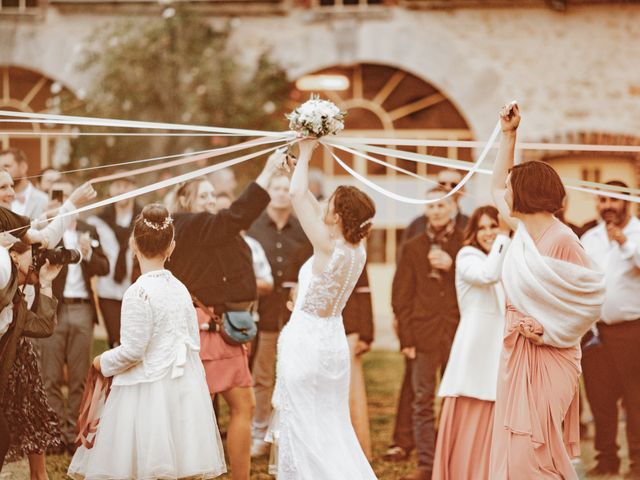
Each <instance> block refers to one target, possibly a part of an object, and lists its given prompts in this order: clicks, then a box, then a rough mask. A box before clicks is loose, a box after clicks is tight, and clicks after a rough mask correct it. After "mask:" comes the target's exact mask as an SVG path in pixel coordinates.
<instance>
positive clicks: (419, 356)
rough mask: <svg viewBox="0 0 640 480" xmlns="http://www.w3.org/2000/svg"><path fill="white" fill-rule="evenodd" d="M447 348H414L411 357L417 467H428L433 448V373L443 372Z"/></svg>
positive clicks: (434, 441)
mask: <svg viewBox="0 0 640 480" xmlns="http://www.w3.org/2000/svg"><path fill="white" fill-rule="evenodd" d="M448 356H449V352H448V351H447V352H441V351H434V352H429V353H424V352H417V353H416V358H415V360H412V362H413V365H412V376H411V380H412V385H413V394H414V399H413V432H414V438H415V445H416V454H417V457H418V468H419V469H421V470H427V471H430V470H431V469H432V468H433V459H434V454H435V449H436V425H435V420H436V416H435V411H434V405H433V401H434V399H435V393H436V375H437V373H438V371H440V372H443V371H444V369H445V366H446V364H447V359H448Z"/></svg>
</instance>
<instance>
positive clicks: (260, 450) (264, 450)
mask: <svg viewBox="0 0 640 480" xmlns="http://www.w3.org/2000/svg"><path fill="white" fill-rule="evenodd" d="M270 449H271V444H270V443H267V442H265V441H264V440H256V439H254V440H253V443H252V444H251V458H257V457H263V456H265V455H268V454H269V450H270Z"/></svg>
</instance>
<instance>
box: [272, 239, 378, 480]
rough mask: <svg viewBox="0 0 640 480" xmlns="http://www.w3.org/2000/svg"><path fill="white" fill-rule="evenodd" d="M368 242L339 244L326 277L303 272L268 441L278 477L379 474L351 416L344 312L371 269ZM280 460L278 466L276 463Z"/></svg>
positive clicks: (282, 341) (281, 348) (329, 479)
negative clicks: (367, 262)
mask: <svg viewBox="0 0 640 480" xmlns="http://www.w3.org/2000/svg"><path fill="white" fill-rule="evenodd" d="M365 260H366V252H365V249H364V245H362V244H360V245H358V246H351V245H349V244H347V243H345V242H344V241H337V242H336V246H335V249H334V252H333V254H332V256H331V259H330V261H329V263H328V265H327V267H326V268H325V269H324V271H323V272H322V273H315V272H313V271H312V265H313V257H311V258H310V259H309V260H308V261H307V263H305V264H304V266H303V267H302V268H301V270H300V274H299V284H298V296H297V301H296V305H295V308H294V310H293V313H292V315H291V320H289V323H288V324H287V325H286V326H285V327H284V328H283V330H282V333H281V334H280V338H279V340H278V360H277V367H276V388H275V392H274V396H273V406H274V417H273V420H272V424H271V429H270V431H269V434H268V435H267V440H269V441H272V442H273V443H274V445H273V447H272V465H271V466H270V473H272V474H275V475H277V477H278V480H339V479H348V480H361V479H375V478H376V476H375V474H374V472H373V470H372V469H371V466H370V465H369V462H368V461H367V459H366V457H365V455H364V453H363V451H362V448H360V444H359V443H358V439H357V437H356V434H355V432H354V430H353V427H352V426H351V419H350V416H349V375H350V360H349V358H350V357H349V346H348V344H347V338H346V335H345V333H344V325H343V323H342V310H343V308H344V306H345V304H346V302H347V300H348V299H349V296H350V295H351V292H352V291H353V288H354V286H355V284H356V280H357V279H358V277H359V276H360V273H361V272H362V269H363V268H364V265H365ZM274 460H275V462H274Z"/></svg>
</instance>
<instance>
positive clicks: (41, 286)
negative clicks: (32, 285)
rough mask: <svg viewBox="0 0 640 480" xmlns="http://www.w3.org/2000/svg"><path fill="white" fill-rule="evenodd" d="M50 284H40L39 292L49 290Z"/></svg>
mask: <svg viewBox="0 0 640 480" xmlns="http://www.w3.org/2000/svg"><path fill="white" fill-rule="evenodd" d="M51 285H52V284H51V283H46V284H45V283H41V284H40V290H44V289H45V288H51Z"/></svg>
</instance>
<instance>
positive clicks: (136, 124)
mask: <svg viewBox="0 0 640 480" xmlns="http://www.w3.org/2000/svg"><path fill="white" fill-rule="evenodd" d="M0 116H5V117H11V118H12V120H8V119H0V122H23V123H45V124H46V123H53V124H67V125H85V126H107V127H123V128H147V129H161V130H180V131H191V132H193V131H197V132H208V133H211V134H220V135H232V136H258V135H259V136H266V137H274V138H275V139H277V140H276V141H278V140H283V141H284V140H290V141H291V140H293V139H294V138H296V133H295V132H291V131H289V132H267V131H260V130H244V129H233V128H220V127H208V126H202V125H183V124H174V123H157V122H141V121H130V120H116V119H104V118H88V117H75V116H67V115H51V114H42V113H25V112H13V111H7V110H0ZM498 127H499V124H498V126H496V129H494V132H493V134H492V137H491V139H490V141H489V142H488V143H487V144H483V143H482V142H473V141H439V140H402V139H381V138H349V137H339V136H337V137H336V136H333V137H323V138H322V139H321V140H320V141H321V142H322V143H323V144H324V145H325V146H327V145H329V146H333V147H334V148H340V149H342V150H343V151H349V150H345V148H348V147H347V145H351V146H354V147H355V148H358V149H361V150H364V151H368V152H371V153H377V154H381V155H385V156H390V157H394V158H401V159H405V160H410V161H414V162H419V163H426V164H429V165H438V166H442V167H448V168H455V169H461V170H467V171H468V173H467V174H466V175H465V176H464V178H463V181H462V182H461V183H460V184H459V185H458V186H457V187H456V189H454V190H453V191H451V192H449V194H448V195H446V196H445V197H443V198H446V197H448V196H450V195H452V194H454V193H456V191H457V190H459V189H460V188H462V185H464V183H466V182H467V181H468V180H469V179H470V178H471V176H473V175H474V174H475V173H482V174H485V175H488V174H491V171H490V170H487V169H481V168H480V164H481V163H482V161H483V160H484V159H485V157H486V155H487V153H488V151H489V150H490V149H491V148H495V137H496V136H497V132H496V130H498V132H499V128H498ZM87 133H89V132H87ZM369 144H374V145H413V146H417V145H427V146H456V147H466V148H470V147H478V146H484V149H483V152H482V154H481V155H480V157H479V158H478V161H476V163H474V164H471V163H470V162H463V161H460V160H453V159H446V158H441V157H435V156H432V155H422V154H418V153H413V152H403V151H399V150H394V149H389V148H384V147H376V146H373V145H369ZM516 149H520V150H523V149H537V150H574V151H601V152H611V151H615V152H640V146H622V145H579V144H547V143H537V144H523V143H520V144H518V145H516ZM350 153H352V154H353V155H357V156H360V157H361V158H365V159H367V160H369V161H374V162H376V163H378V164H380V165H384V166H387V167H388V168H392V169H395V170H396V171H400V172H402V173H405V174H407V175H409V176H412V177H413V178H421V177H420V176H419V175H416V174H413V173H412V172H409V171H407V170H405V169H402V168H400V167H397V166H394V165H391V164H389V163H388V162H384V161H382V160H378V159H374V157H371V156H369V155H366V154H363V153H361V152H358V151H355V150H350ZM331 155H332V156H333V158H334V159H335V160H336V162H337V163H339V164H340V165H341V166H342V167H343V168H344V169H345V170H346V171H347V172H348V173H350V174H351V175H352V176H354V177H355V178H356V179H358V180H360V181H361V182H363V183H365V184H366V185H368V186H369V187H370V188H373V189H374V190H377V191H378V192H379V193H381V194H383V195H386V196H387V197H389V198H393V199H395V200H398V201H402V202H406V203H414V204H425V203H429V202H427V201H425V200H424V199H415V198H410V197H405V196H403V195H398V194H395V193H393V192H390V191H389V190H386V189H384V188H382V187H379V186H378V185H376V184H375V183H373V182H371V181H369V180H368V179H366V178H365V177H363V176H362V175H360V174H358V173H357V172H356V171H355V170H353V169H352V168H350V167H348V166H347V165H346V164H345V163H344V162H343V161H342V160H340V158H338V156H337V155H335V153H333V152H331ZM142 161H144V160H142ZM125 164H126V163H125ZM90 168H91V167H90ZM160 168H162V167H158V168H154V170H155V169H160ZM563 182H565V184H566V185H567V188H569V189H573V190H576V191H580V192H584V193H589V194H594V195H601V196H608V197H612V198H620V199H622V200H626V201H630V202H635V203H640V198H639V197H637V196H634V195H625V194H622V193H619V192H629V193H634V194H638V193H640V190H638V189H630V188H623V187H614V186H609V185H603V184H599V183H594V182H586V181H581V180H573V179H563ZM154 185H155V184H154ZM158 188H162V187H158ZM434 201H435V200H434Z"/></svg>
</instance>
